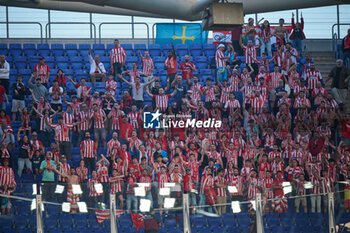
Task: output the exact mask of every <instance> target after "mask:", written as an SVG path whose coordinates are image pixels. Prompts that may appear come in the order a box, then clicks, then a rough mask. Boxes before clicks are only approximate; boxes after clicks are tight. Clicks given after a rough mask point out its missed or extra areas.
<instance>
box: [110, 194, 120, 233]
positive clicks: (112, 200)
mask: <svg viewBox="0 0 350 233" xmlns="http://www.w3.org/2000/svg"><path fill="white" fill-rule="evenodd" d="M115 207H116V203H115V195H114V194H110V195H109V210H110V216H111V233H118V227H117V222H116V216H115V212H116V209H115Z"/></svg>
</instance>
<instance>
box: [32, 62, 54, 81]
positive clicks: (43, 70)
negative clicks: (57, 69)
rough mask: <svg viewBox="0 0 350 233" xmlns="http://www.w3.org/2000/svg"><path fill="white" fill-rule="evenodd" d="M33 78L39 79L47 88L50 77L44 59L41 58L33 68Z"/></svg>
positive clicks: (48, 68)
mask: <svg viewBox="0 0 350 233" xmlns="http://www.w3.org/2000/svg"><path fill="white" fill-rule="evenodd" d="M34 76H35V78H40V80H41V84H43V85H44V86H45V87H48V84H49V77H50V67H49V66H48V65H47V64H45V58H43V57H41V58H40V59H39V63H38V64H36V65H35V66H34Z"/></svg>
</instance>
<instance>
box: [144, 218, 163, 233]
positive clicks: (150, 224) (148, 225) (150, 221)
mask: <svg viewBox="0 0 350 233" xmlns="http://www.w3.org/2000/svg"><path fill="white" fill-rule="evenodd" d="M159 223H160V221H159V220H158V219H157V218H156V217H155V216H154V215H147V216H146V218H145V220H144V224H145V232H158V226H159ZM151 230H153V231H151Z"/></svg>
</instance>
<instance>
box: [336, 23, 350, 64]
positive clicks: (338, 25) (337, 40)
mask: <svg viewBox="0 0 350 233" xmlns="http://www.w3.org/2000/svg"><path fill="white" fill-rule="evenodd" d="M340 26H350V23H335V24H333V25H332V49H333V51H334V52H336V56H337V58H339V54H338V42H339V41H340V40H341V38H340ZM335 27H337V32H335Z"/></svg>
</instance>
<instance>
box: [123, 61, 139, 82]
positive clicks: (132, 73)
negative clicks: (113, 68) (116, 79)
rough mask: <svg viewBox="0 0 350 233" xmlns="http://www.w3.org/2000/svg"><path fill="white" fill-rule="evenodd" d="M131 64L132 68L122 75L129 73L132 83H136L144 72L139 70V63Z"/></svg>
mask: <svg viewBox="0 0 350 233" xmlns="http://www.w3.org/2000/svg"><path fill="white" fill-rule="evenodd" d="M131 66H132V67H131V70H126V71H124V72H123V73H122V75H128V76H129V80H130V83H135V80H136V78H140V77H141V75H142V74H143V73H142V72H140V71H138V70H137V64H136V63H135V62H133V63H132V65H131Z"/></svg>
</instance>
